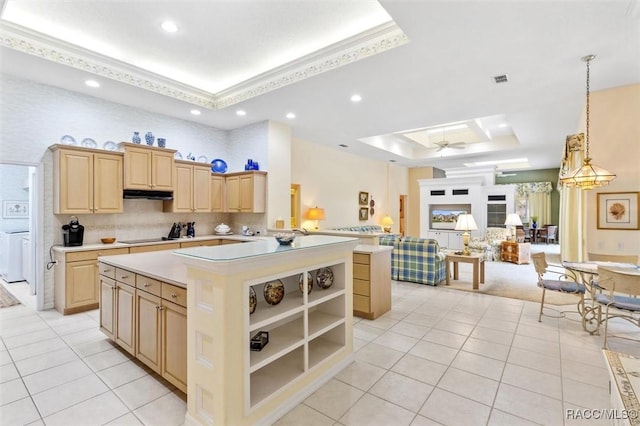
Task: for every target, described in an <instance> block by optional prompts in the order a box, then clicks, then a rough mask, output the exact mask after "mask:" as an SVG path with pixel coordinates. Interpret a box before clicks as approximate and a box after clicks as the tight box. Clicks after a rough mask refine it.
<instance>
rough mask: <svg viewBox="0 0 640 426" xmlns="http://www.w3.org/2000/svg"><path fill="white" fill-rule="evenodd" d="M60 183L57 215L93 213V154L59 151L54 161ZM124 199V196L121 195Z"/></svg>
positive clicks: (55, 204)
mask: <svg viewBox="0 0 640 426" xmlns="http://www.w3.org/2000/svg"><path fill="white" fill-rule="evenodd" d="M54 163H55V164H54V168H55V170H56V172H55V173H56V175H57V176H58V179H57V180H58V181H57V182H55V184H56V185H57V191H55V192H56V193H57V196H56V197H54V213H55V214H83V213H84V214H86V213H93V154H92V153H90V152H84V151H71V150H59V151H57V152H56V155H55V159H54ZM120 197H122V194H120Z"/></svg>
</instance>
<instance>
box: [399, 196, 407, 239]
mask: <svg viewBox="0 0 640 426" xmlns="http://www.w3.org/2000/svg"><path fill="white" fill-rule="evenodd" d="M406 205H407V196H406V195H400V209H399V211H398V217H399V218H400V219H399V220H398V222H399V223H398V226H399V227H400V235H401V236H403V237H404V233H405V230H406V226H407V222H406V220H407V219H406V218H405V211H406Z"/></svg>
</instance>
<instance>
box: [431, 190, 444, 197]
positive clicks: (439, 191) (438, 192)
mask: <svg viewBox="0 0 640 426" xmlns="http://www.w3.org/2000/svg"><path fill="white" fill-rule="evenodd" d="M436 195H444V189H434V190H432V191H431V196H436Z"/></svg>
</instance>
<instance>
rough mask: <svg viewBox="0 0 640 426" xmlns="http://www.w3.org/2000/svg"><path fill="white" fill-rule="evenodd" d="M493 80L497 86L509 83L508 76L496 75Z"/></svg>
mask: <svg viewBox="0 0 640 426" xmlns="http://www.w3.org/2000/svg"><path fill="white" fill-rule="evenodd" d="M493 79H494V80H495V82H496V83H497V84H500V83H506V82H508V81H509V76H508V75H507V74H502V75H496V76H495V77H493Z"/></svg>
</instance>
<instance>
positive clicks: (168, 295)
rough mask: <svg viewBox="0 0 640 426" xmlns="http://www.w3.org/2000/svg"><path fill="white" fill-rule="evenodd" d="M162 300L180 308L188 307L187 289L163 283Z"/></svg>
mask: <svg viewBox="0 0 640 426" xmlns="http://www.w3.org/2000/svg"><path fill="white" fill-rule="evenodd" d="M162 298H163V299H165V300H168V301H169V302H173V303H176V304H178V305H180V306H183V307H185V308H186V307H187V289H186V288H182V287H176V286H175V285H171V284H167V283H162Z"/></svg>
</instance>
